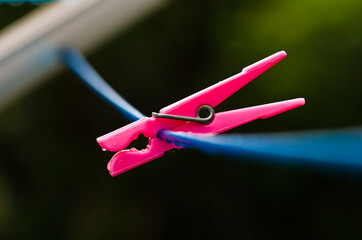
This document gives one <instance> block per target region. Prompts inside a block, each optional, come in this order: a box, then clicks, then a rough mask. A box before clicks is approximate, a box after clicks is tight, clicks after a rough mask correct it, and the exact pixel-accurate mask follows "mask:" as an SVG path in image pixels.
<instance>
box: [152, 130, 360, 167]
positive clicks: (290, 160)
mask: <svg viewBox="0 0 362 240" xmlns="http://www.w3.org/2000/svg"><path fill="white" fill-rule="evenodd" d="M159 135H160V137H161V138H162V139H165V140H166V141H168V142H174V143H175V145H177V146H180V147H187V148H194V149H198V150H200V151H202V152H204V153H207V154H210V155H215V154H223V155H227V156H230V157H239V158H240V157H246V158H253V159H259V160H261V161H262V162H268V163H278V164H288V165H295V166H306V167H323V168H324V167H332V168H335V169H337V170H339V169H340V168H341V167H342V168H344V169H351V170H362V128H355V129H351V128H350V129H341V130H331V131H327V130H325V131H322V130H320V131H303V132H294V133H293V132H291V133H270V134H245V135H218V136H213V137H202V136H197V135H194V134H187V133H182V132H171V131H167V130H164V131H163V132H161V133H160V134H159Z"/></svg>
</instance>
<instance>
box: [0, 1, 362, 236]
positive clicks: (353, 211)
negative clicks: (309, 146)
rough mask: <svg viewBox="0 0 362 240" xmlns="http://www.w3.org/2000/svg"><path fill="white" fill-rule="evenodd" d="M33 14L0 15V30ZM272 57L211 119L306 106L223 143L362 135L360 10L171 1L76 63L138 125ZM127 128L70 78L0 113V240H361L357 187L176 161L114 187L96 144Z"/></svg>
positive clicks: (302, 174) (247, 167)
mask: <svg viewBox="0 0 362 240" xmlns="http://www.w3.org/2000/svg"><path fill="white" fill-rule="evenodd" d="M34 8H35V7H34V6H31V5H26V4H25V5H22V6H18V7H10V6H7V5H0V26H1V28H2V27H5V26H6V25H8V24H9V23H11V22H13V21H14V20H16V19H18V18H19V17H21V16H23V15H24V14H25V13H26V12H28V11H30V10H32V9H34ZM280 50H285V51H286V52H287V53H288V57H287V58H286V59H284V60H283V61H282V62H280V63H279V64H277V65H276V66H274V67H273V68H272V69H270V70H269V71H268V72H266V73H265V74H263V75H262V76H261V77H259V78H258V79H256V80H255V81H253V82H252V83H250V84H248V85H247V86H246V87H244V88H243V89H242V90H241V91H239V92H238V93H236V94H235V95H234V96H232V97H231V98H229V99H228V101H226V102H224V103H223V104H222V105H221V106H220V107H218V108H217V109H216V110H217V111H222V110H230V109H236V108H241V107H246V106H252V105H258V104H263V103H269V102H274V101H279V100H286V99H290V98H296V97H305V98H306V105H305V106H304V107H302V108H299V109H296V110H293V111H290V112H287V113H284V114H282V115H279V116H276V117H273V118H271V119H267V120H258V121H255V122H252V123H249V124H247V125H244V126H241V127H239V128H237V129H235V130H233V131H231V132H234V133H246V132H248V133H250V132H277V131H296V130H307V129H328V128H340V127H345V126H356V125H359V124H361V120H360V119H361V115H362V112H361V110H362V109H361V97H362V94H361V86H362V83H361V79H362V73H361V71H360V69H361V62H362V57H361V56H362V1H361V0H303V1H301V0H290V1H284V0H275V1H267V0H255V1H250V0H244V1H242V0H223V1H206V0H199V1H193V0H179V1H169V2H168V4H166V5H165V6H164V7H163V8H162V9H160V10H159V11H157V12H156V13H154V14H152V15H151V16H149V17H147V18H146V19H144V20H143V21H141V22H139V23H138V24H137V25H135V26H133V27H132V28H130V29H129V30H128V31H126V32H125V33H123V34H122V35H119V36H115V37H114V38H113V39H112V40H111V41H110V42H108V43H107V44H106V45H104V46H103V47H102V48H100V49H98V50H97V51H95V52H93V53H92V54H91V55H89V56H87V57H88V59H89V60H90V62H91V63H92V64H93V66H94V67H95V68H96V69H97V70H98V71H99V72H100V74H101V75H102V76H103V77H104V78H105V79H106V80H107V81H108V82H109V83H110V84H111V85H112V86H113V87H114V88H115V89H116V90H117V91H119V92H120V93H121V94H122V95H123V96H124V97H125V98H126V99H127V100H129V102H131V103H132V104H133V105H134V106H135V107H137V108H138V109H140V111H141V112H143V113H145V114H146V115H150V113H151V112H152V111H158V110H159V109H160V108H162V107H164V106H167V105H168V104H171V103H173V102H175V101H177V100H179V99H181V98H183V97H185V96H188V95H190V94H192V93H194V92H196V91H198V90H200V89H203V88H205V87H207V86H209V85H211V84H213V83H216V82H217V81H220V80H222V79H224V78H227V77H229V76H231V75H233V74H235V73H238V72H240V71H241V69H242V68H243V67H245V66H247V65H249V64H251V63H253V62H255V61H257V60H260V59H262V58H264V57H266V56H268V55H270V54H272V53H274V52H277V51H280ZM0 77H1V76H0ZM125 124H127V122H126V121H125V120H124V119H122V117H121V116H120V115H119V114H118V113H117V112H116V111H115V110H114V109H112V108H111V107H110V106H108V105H107V104H106V103H105V102H103V101H101V100H99V99H98V98H97V97H96V96H95V94H93V93H92V92H91V91H89V90H88V89H87V88H86V87H85V86H84V85H83V84H82V83H81V82H80V81H79V80H78V79H77V78H76V77H75V76H74V75H73V74H71V73H70V72H69V71H65V72H63V73H61V74H58V75H57V76H56V77H54V78H52V79H51V80H50V81H46V82H45V83H44V84H42V85H41V86H40V87H38V88H36V89H35V90H34V91H32V92H29V93H28V94H27V95H26V96H24V97H22V98H21V99H19V100H18V101H16V102H14V103H13V104H12V105H10V106H9V107H7V108H6V109H5V110H4V111H1V112H0V154H1V155H0V156H1V157H0V158H1V161H0V239H107V238H109V239H202V238H207V239H210V238H212V239H214V238H215V239H361V238H362V231H361V229H362V183H361V180H360V178H358V176H357V178H356V176H348V175H345V174H341V175H338V174H328V173H325V172H322V171H319V170H316V171H313V170H308V169H295V168H287V167H283V166H267V165H261V164H254V163H253V160H250V159H249V160H247V159H237V160H230V159H226V158H223V157H222V156H215V157H213V156H207V155H204V154H202V153H199V152H197V151H194V150H187V149H184V150H181V151H177V152H175V153H173V154H166V155H165V156H164V157H163V158H160V159H158V160H155V161H153V162H152V163H150V164H147V165H144V166H142V167H139V168H136V169H134V170H132V171H129V172H127V173H124V174H122V175H120V176H118V177H115V178H112V177H110V176H109V175H108V172H107V170H106V164H107V162H108V160H109V159H110V158H111V156H112V153H109V152H106V153H105V152H102V151H101V150H100V148H99V146H98V145H97V143H96V141H95V138H96V137H98V136H100V135H102V134H104V133H107V132H109V131H111V130H114V129H116V128H119V127H121V126H123V125H125ZM141 144H142V143H141ZM143 144H145V143H144V142H143Z"/></svg>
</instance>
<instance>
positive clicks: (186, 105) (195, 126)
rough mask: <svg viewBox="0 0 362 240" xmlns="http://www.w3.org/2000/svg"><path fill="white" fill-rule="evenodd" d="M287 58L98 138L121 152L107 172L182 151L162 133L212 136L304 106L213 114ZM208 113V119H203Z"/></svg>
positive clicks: (268, 61)
mask: <svg viewBox="0 0 362 240" xmlns="http://www.w3.org/2000/svg"><path fill="white" fill-rule="evenodd" d="M285 56H286V53H285V52H284V51H281V52H278V53H275V54H273V55H271V56H269V57H267V58H265V59H263V60H260V61H259V62H257V63H254V64H252V65H250V66H248V67H246V68H244V69H243V70H242V72H241V73H239V74H236V75H235V76H232V77H230V78H228V79H226V80H224V81H221V82H219V83H216V84H214V85H212V86H210V87H208V88H206V89H204V90H202V91H200V92H197V93H195V94H193V95H191V96H189V97H186V98H184V99H182V100H180V101H178V102H176V103H173V104H171V105H169V106H167V107H165V108H163V109H161V110H160V113H153V116H152V117H144V118H142V119H140V120H138V121H136V122H133V123H131V124H129V125H126V126H124V127H122V128H119V129H117V130H115V131H113V132H111V133H108V134H106V135H104V136H102V137H99V138H97V142H98V143H99V145H100V146H101V147H102V148H103V149H106V150H108V151H113V152H118V151H119V152H118V153H116V154H115V155H114V156H113V158H112V159H111V160H110V162H109V163H108V170H109V172H110V174H111V175H112V176H116V175H118V174H121V173H123V172H125V171H128V170H130V169H132V168H135V167H137V166H139V165H142V164H144V163H146V162H149V161H151V160H153V159H156V158H158V157H161V156H162V155H163V154H164V152H166V151H168V150H171V149H173V148H179V147H177V146H176V145H174V144H173V143H167V142H166V141H164V140H162V139H160V138H158V137H157V134H158V133H159V131H160V130H162V129H167V130H171V131H178V132H179V131H182V132H189V133H195V134H205V135H208V136H212V135H215V134H218V133H221V132H224V131H227V130H229V129H231V128H235V127H237V126H240V125H242V124H245V123H248V122H250V121H253V120H256V119H259V118H262V119H265V118H269V117H272V116H274V115H277V114H279V113H282V112H285V111H288V110H291V109H293V108H296V107H299V106H302V105H304V103H305V100H304V98H297V99H293V100H287V101H281V102H276V103H271V104H265V105H259V106H254V107H248V108H242V109H237V110H232V111H226V112H220V113H214V110H213V108H214V107H216V106H217V105H219V104H220V103H221V102H223V101H224V100H225V99H227V98H228V97H229V96H231V95H232V94H233V93H235V92H236V91H238V90H239V89H240V88H242V87H243V86H245V85H246V84H248V83H249V82H250V81H252V80H253V79H255V78H256V77H257V76H259V75H260V74H262V73H263V72H265V71H266V70H267V69H269V68H270V67H272V66H273V65H274V64H276V63H277V62H279V61H280V60H281V59H283V58H284V57H285ZM201 111H206V113H207V114H208V116H207V117H201V116H200V115H201ZM141 133H142V134H143V135H144V136H145V137H149V144H148V146H147V147H146V149H143V150H141V151H138V150H137V149H135V148H132V149H129V150H123V149H125V148H126V147H127V146H128V145H129V144H130V143H131V142H132V141H133V140H135V139H137V138H138V136H139V134H141Z"/></svg>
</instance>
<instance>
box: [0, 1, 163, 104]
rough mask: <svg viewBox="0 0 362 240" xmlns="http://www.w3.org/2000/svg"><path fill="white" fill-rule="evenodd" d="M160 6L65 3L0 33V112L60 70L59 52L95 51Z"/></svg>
mask: <svg viewBox="0 0 362 240" xmlns="http://www.w3.org/2000/svg"><path fill="white" fill-rule="evenodd" d="M162 2H164V1H163V0H68V1H60V2H54V3H50V4H47V5H45V6H42V7H39V8H37V9H36V10H34V11H33V12H31V13H30V14H29V15H27V16H25V17H24V18H22V19H20V20H19V21H17V22H16V23H14V24H13V25H10V26H9V27H7V28H6V29H4V30H3V31H2V32H1V33H0V108H2V107H3V106H4V105H5V104H6V103H9V102H10V100H12V99H14V98H15V97H16V96H18V95H19V94H20V93H22V92H24V91H25V90H28V89H29V87H32V86H34V85H35V83H37V82H39V80H41V79H44V78H46V77H47V76H49V75H50V74H52V73H54V72H56V70H57V69H59V66H60V64H59V63H58V58H57V55H56V51H57V47H58V46H64V45H70V46H73V47H76V48H78V49H79V50H80V51H82V52H89V51H90V50H93V49H95V48H96V47H97V46H99V45H100V44H101V43H103V42H104V41H105V40H107V39H109V38H110V37H112V36H113V35H114V34H115V33H118V32H119V31H120V30H123V29H125V28H126V27H127V26H129V25H130V24H132V23H133V22H135V21H136V20H137V19H139V18H140V17H142V16H144V15H146V14H147V13H148V12H150V11H151V10H153V9H155V8H156V7H159V6H161V3H162Z"/></svg>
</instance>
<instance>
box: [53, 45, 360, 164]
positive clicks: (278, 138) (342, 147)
mask: <svg viewBox="0 0 362 240" xmlns="http://www.w3.org/2000/svg"><path fill="white" fill-rule="evenodd" d="M60 56H61V58H62V61H63V62H64V63H65V64H66V65H67V66H68V67H69V68H70V69H71V70H72V71H73V72H74V73H75V74H76V75H77V76H78V77H79V78H80V79H81V80H83V82H85V83H86V85H88V86H89V87H90V88H91V89H92V90H93V91H95V92H96V93H97V94H98V95H99V96H100V97H102V98H103V99H105V100H106V101H107V102H109V103H110V104H111V105H113V106H114V107H115V108H116V109H118V110H119V111H120V113H121V114H122V115H123V116H124V117H125V118H126V119H128V120H130V121H135V120H138V119H140V118H143V117H144V115H143V114H142V113H140V112H139V111H138V110H137V109H135V108H134V107H133V106H132V105H130V104H129V103H128V102H127V101H126V100H125V99H123V98H122V97H121V96H120V95H119V94H118V93H117V92H116V91H115V90H114V89H113V88H111V87H110V86H109V85H108V84H107V83H106V82H105V81H104V80H103V79H102V77H101V76H100V75H99V74H98V73H97V72H96V71H95V70H94V69H93V68H92V66H91V65H89V63H88V62H87V61H86V59H85V58H84V57H83V56H82V55H81V53H79V52H78V51H77V50H76V49H73V48H64V49H62V50H61V54H60ZM159 137H160V138H162V139H164V140H166V141H168V142H174V143H175V144H176V145H177V146H180V147H188V148H194V149H198V150H200V151H202V152H205V153H207V154H212V155H214V154H223V155H227V156H230V157H239V158H240V157H246V158H252V159H258V160H259V161H261V162H267V163H278V164H283V165H285V164H289V165H295V166H307V167H310V166H311V167H338V168H343V169H347V168H348V169H359V170H362V128H355V129H345V130H334V131H304V132H296V133H273V134H245V135H218V136H214V137H207V138H206V137H200V136H197V135H194V134H187V133H181V132H178V133H177V132H172V131H168V130H164V131H162V132H160V133H159Z"/></svg>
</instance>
